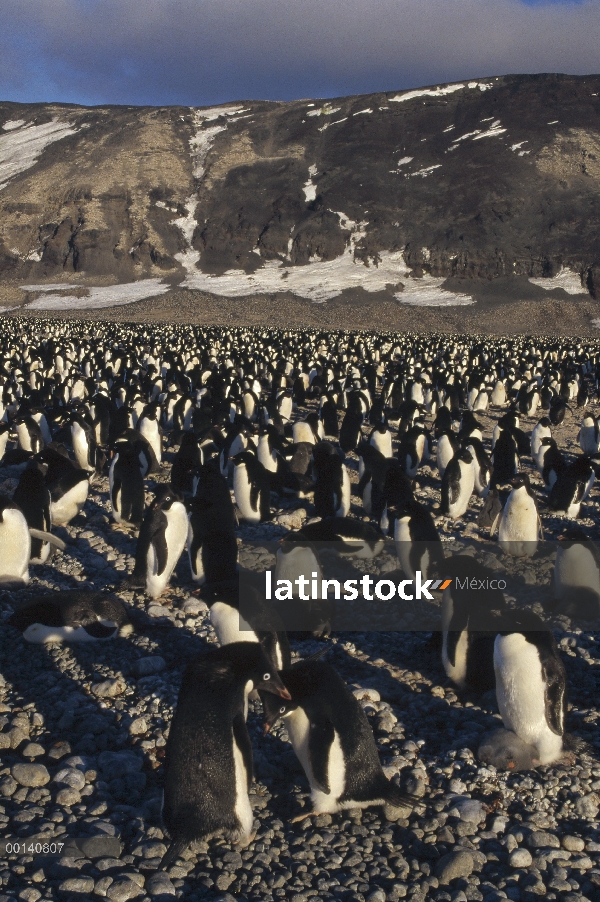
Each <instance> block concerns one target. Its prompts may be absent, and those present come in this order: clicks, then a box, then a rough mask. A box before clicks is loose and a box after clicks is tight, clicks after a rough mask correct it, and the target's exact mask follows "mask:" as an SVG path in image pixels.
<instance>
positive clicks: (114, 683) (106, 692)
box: [92, 679, 127, 698]
mask: <svg viewBox="0 0 600 902" xmlns="http://www.w3.org/2000/svg"><path fill="white" fill-rule="evenodd" d="M126 689H127V683H126V682H125V680H122V679H114V680H103V681H102V682H101V683H96V685H95V686H92V692H93V693H94V695H95V696H97V697H98V698H116V696H117V695H122V694H123V693H124V692H125V690H126Z"/></svg>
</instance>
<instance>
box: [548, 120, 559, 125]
mask: <svg viewBox="0 0 600 902" xmlns="http://www.w3.org/2000/svg"><path fill="white" fill-rule="evenodd" d="M558 123H559V120H558V119H553V120H552V122H549V123H548V125H558Z"/></svg>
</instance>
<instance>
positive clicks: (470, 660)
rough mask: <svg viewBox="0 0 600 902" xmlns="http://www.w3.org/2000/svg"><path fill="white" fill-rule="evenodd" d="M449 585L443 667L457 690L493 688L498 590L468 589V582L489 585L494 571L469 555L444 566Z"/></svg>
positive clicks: (500, 602) (500, 607)
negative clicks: (450, 578) (473, 580)
mask: <svg viewBox="0 0 600 902" xmlns="http://www.w3.org/2000/svg"><path fill="white" fill-rule="evenodd" d="M445 568H446V569H445V572H446V573H448V574H450V575H451V577H452V582H451V584H450V585H449V586H447V587H446V588H445V589H444V591H443V594H442V664H443V667H444V670H445V671H446V675H447V676H448V677H449V678H450V679H451V680H452V682H453V683H455V684H456V685H457V686H458V688H459V689H463V690H464V689H471V690H473V691H475V692H478V693H483V692H488V691H489V690H490V689H493V688H494V685H495V676H494V640H495V638H496V633H497V628H498V625H499V623H500V621H499V617H498V615H501V614H502V613H503V611H504V608H505V599H504V594H503V592H502V590H501V589H498V588H496V589H486V590H485V591H482V590H479V589H477V588H471V580H472V579H475V580H476V581H477V583H479V582H480V581H486V583H487V581H489V578H490V576H491V577H492V578H493V577H494V575H495V571H491V570H490V569H489V568H488V567H484V566H483V564H480V563H479V561H477V560H475V558H473V557H471V556H469V555H456V556H454V557H451V558H449V559H448V560H447V561H446V562H445Z"/></svg>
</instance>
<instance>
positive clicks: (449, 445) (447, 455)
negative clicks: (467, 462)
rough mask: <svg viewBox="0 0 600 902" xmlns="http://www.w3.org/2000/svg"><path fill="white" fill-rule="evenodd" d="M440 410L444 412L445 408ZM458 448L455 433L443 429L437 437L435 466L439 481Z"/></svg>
mask: <svg viewBox="0 0 600 902" xmlns="http://www.w3.org/2000/svg"><path fill="white" fill-rule="evenodd" d="M442 409H443V410H446V408H445V407H444V408H442ZM448 412H449V411H448ZM459 447H460V446H459V443H458V439H457V438H456V433H454V432H453V431H452V430H451V429H445V430H444V431H443V432H441V433H440V435H439V436H438V440H437V453H436V464H437V468H438V472H439V474H440V479H443V478H444V473H445V472H446V467H447V466H448V464H449V463H450V461H451V460H452V458H453V457H454V455H455V454H456V452H457V451H458V449H459Z"/></svg>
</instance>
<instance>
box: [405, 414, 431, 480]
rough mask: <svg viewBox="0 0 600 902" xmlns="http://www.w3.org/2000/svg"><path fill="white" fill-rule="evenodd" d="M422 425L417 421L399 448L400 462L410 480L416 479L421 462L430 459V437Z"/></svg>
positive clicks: (406, 433)
mask: <svg viewBox="0 0 600 902" xmlns="http://www.w3.org/2000/svg"><path fill="white" fill-rule="evenodd" d="M422 423H423V421H422V420H421V421H419V420H417V421H416V422H415V425H414V426H411V428H410V429H409V430H407V432H405V433H404V436H403V437H402V440H401V442H400V447H399V448H398V460H399V461H400V464H401V466H402V469H403V470H404V472H405V473H406V475H407V476H408V477H409V479H414V478H415V476H416V475H417V470H418V468H419V466H420V465H421V462H422V461H423V460H427V459H428V458H429V436H428V434H427V431H426V430H425V428H424V427H423V425H422Z"/></svg>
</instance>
